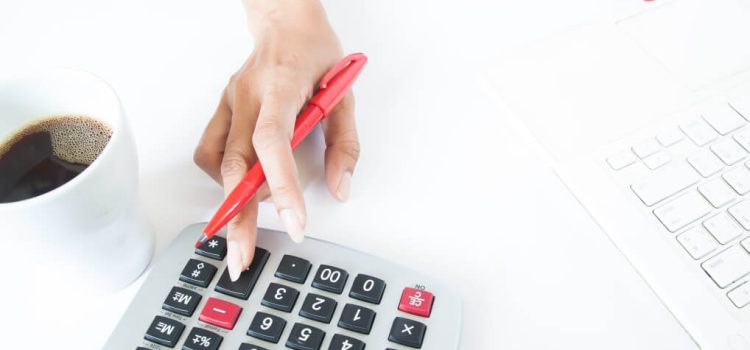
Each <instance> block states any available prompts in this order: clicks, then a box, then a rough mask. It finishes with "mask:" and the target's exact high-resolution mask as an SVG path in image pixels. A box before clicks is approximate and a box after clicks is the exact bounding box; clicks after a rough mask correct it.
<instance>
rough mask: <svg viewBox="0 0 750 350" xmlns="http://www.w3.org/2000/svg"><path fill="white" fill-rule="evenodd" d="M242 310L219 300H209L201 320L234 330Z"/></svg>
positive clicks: (202, 312) (204, 307)
mask: <svg viewBox="0 0 750 350" xmlns="http://www.w3.org/2000/svg"><path fill="white" fill-rule="evenodd" d="M240 312H242V308H241V307H239V306H237V305H236V304H233V303H230V302H228V301H225V300H221V299H217V298H208V300H206V305H204V306H203V311H201V315H200V317H199V319H200V320H201V321H203V322H206V323H209V324H212V325H214V326H217V327H221V328H226V329H232V328H234V324H235V323H236V322H237V318H239V317H240Z"/></svg>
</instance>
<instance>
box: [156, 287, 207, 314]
mask: <svg viewBox="0 0 750 350" xmlns="http://www.w3.org/2000/svg"><path fill="white" fill-rule="evenodd" d="M200 301H201V295H200V294H198V293H196V292H193V291H192V290H188V289H185V288H181V287H172V290H171V291H169V294H168V295H167V298H166V299H164V303H163V304H162V306H161V308H162V309H164V310H167V311H171V312H174V313H176V314H179V315H182V316H187V317H190V316H193V312H195V308H196V307H198V303H200Z"/></svg>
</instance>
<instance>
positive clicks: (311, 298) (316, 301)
mask: <svg viewBox="0 0 750 350" xmlns="http://www.w3.org/2000/svg"><path fill="white" fill-rule="evenodd" d="M336 304H337V303H336V300H333V299H331V298H328V297H324V296H322V295H318V294H313V293H310V294H308V295H307V297H305V302H304V303H302V308H301V309H300V310H299V315H300V316H302V317H305V318H309V319H311V320H316V321H320V322H323V323H330V322H331V318H332V317H333V312H334V311H336Z"/></svg>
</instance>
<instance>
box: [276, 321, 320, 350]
mask: <svg viewBox="0 0 750 350" xmlns="http://www.w3.org/2000/svg"><path fill="white" fill-rule="evenodd" d="M325 336H326V334H325V332H323V331H322V330H320V329H317V328H315V327H311V326H308V325H306V324H302V323H295V324H294V326H293V327H292V332H291V333H289V339H287V341H286V347H287V348H290V349H295V350H318V349H320V345H321V344H322V343H323V338H325Z"/></svg>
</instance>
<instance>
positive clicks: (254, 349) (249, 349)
mask: <svg viewBox="0 0 750 350" xmlns="http://www.w3.org/2000/svg"><path fill="white" fill-rule="evenodd" d="M239 350H268V349H266V348H264V347H261V346H257V345H254V344H248V343H242V344H240V349H239Z"/></svg>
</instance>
